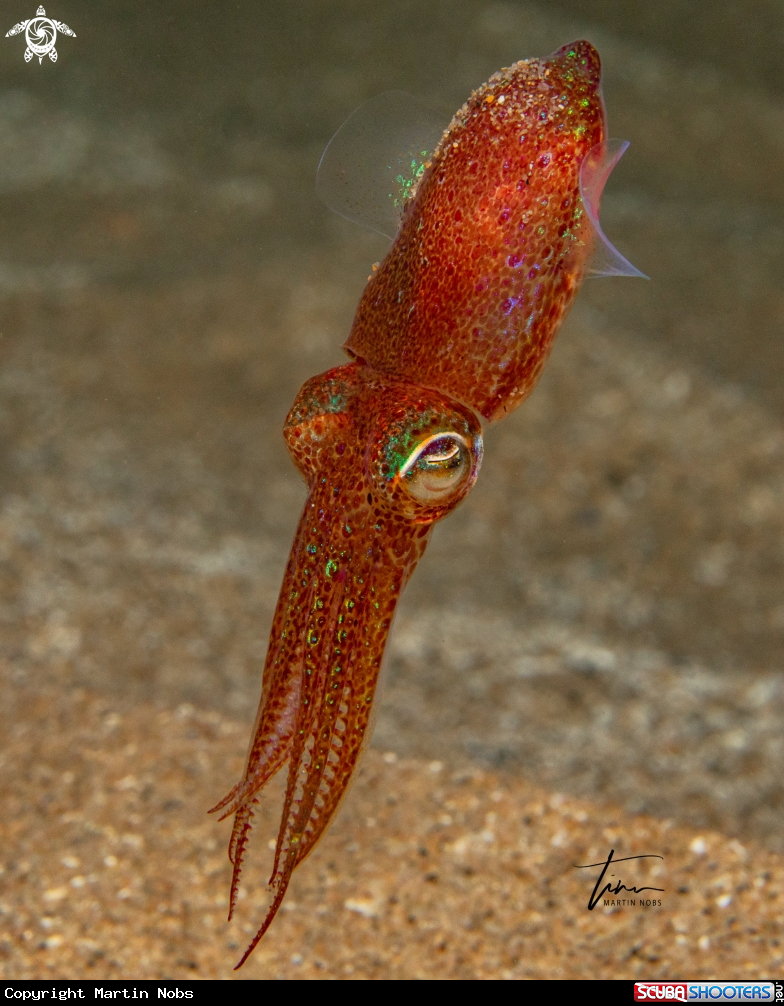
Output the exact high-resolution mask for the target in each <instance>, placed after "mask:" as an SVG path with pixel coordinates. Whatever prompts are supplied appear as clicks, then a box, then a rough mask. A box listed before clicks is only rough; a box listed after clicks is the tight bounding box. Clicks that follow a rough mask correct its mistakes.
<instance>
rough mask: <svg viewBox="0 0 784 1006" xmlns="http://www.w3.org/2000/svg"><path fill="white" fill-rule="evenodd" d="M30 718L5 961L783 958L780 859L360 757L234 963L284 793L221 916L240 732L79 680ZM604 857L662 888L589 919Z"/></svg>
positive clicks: (710, 967) (258, 966)
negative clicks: (115, 699)
mask: <svg viewBox="0 0 784 1006" xmlns="http://www.w3.org/2000/svg"><path fill="white" fill-rule="evenodd" d="M24 712H25V718H24V720H23V721H20V722H19V723H18V726H17V727H16V729H15V730H14V731H13V738H12V741H11V744H10V746H9V748H8V750H7V753H6V757H5V760H4V763H3V767H2V772H3V777H4V778H3V780H2V785H3V791H4V792H5V793H7V794H9V797H8V798H7V801H6V807H5V813H4V815H3V824H2V828H1V830H0V834H2V846H3V850H4V854H5V857H6V863H7V867H6V869H5V871H4V874H3V876H2V883H3V888H2V903H0V908H1V909H2V912H3V937H2V943H1V944H0V949H1V951H2V959H1V961H0V973H1V974H2V975H3V977H13V978H41V977H46V978H48V977H57V978H97V979H100V978H128V979H144V978H153V979H155V978H157V979H161V978H232V977H236V978H238V979H322V980H323V979H344V980H345V979H497V978H504V979H525V978H539V979H553V978H571V979H577V978H582V979H585V978H588V979H590V978H594V979H595V978H649V979H651V978H673V977H680V978H684V977H688V978H689V979H695V980H696V979H702V978H716V979H725V980H726V979H727V978H728V977H730V976H731V977H733V978H736V979H755V978H760V977H762V976H774V975H776V974H777V973H779V972H780V970H781V965H782V963H784V946H782V940H783V939H784V925H783V924H782V918H783V917H784V863H783V862H782V858H781V857H780V856H777V855H775V854H773V853H769V852H765V851H764V850H762V849H760V848H759V847H758V846H756V845H755V844H754V843H744V844H741V843H740V842H738V841H737V840H728V839H727V838H725V837H723V836H722V835H719V834H715V833H713V832H707V831H706V832H696V831H694V830H688V829H685V828H683V827H679V826H678V825H676V824H675V823H674V822H672V821H661V820H654V819H652V818H649V817H641V816H638V817H635V816H632V815H629V814H624V813H622V812H620V811H619V810H617V809H613V808H611V807H606V806H597V805H596V804H594V803H589V802H587V801H584V800H576V799H573V798H570V797H567V796H564V795H563V794H558V793H549V792H546V791H544V790H542V789H541V788H538V787H535V786H532V785H530V784H528V783H526V782H525V781H524V780H522V779H515V778H509V777H508V776H507V777H499V776H498V775H495V774H493V773H491V772H485V771H480V770H477V769H475V770H469V771H465V772H458V773H452V772H450V771H449V769H448V768H447V767H446V766H444V764H443V763H442V762H438V761H431V762H425V761H422V760H419V759H410V758H398V756H397V755H396V754H394V753H393V752H384V753H381V752H378V751H371V752H369V754H368V756H367V758H366V760H365V762H364V765H363V767H362V769H361V772H360V774H359V779H358V781H357V782H356V784H355V785H354V787H353V789H352V793H351V797H350V799H349V801H348V802H347V804H346V806H345V808H344V810H343V811H342V813H341V815H340V817H339V819H338V821H337V823H336V824H335V825H334V827H333V828H332V829H331V831H330V832H329V833H328V835H327V837H326V838H325V839H324V840H323V841H322V842H321V843H320V845H319V846H318V848H317V849H316V851H315V852H314V853H313V854H312V855H311V857H310V858H309V859H308V860H307V861H306V862H305V863H304V864H303V865H302V866H301V867H300V868H299V869H298V871H297V873H296V874H295V877H294V880H293V882H292V885H291V889H290V892H289V895H288V897H287V900H286V902H285V903H284V907H283V910H282V911H281V913H280V915H279V917H278V919H277V920H276V922H275V923H274V925H273V927H272V929H271V930H270V931H269V933H268V935H267V936H266V937H265V939H264V941H263V942H262V943H261V944H260V946H259V947H258V949H257V950H256V952H255V954H254V955H253V957H252V958H251V959H250V961H249V962H248V963H247V964H246V965H245V967H244V968H243V969H242V970H241V971H240V972H238V973H236V974H234V973H233V972H232V965H233V964H234V963H236V961H237V959H238V958H239V955H240V953H241V952H242V950H243V949H244V946H245V945H246V943H247V942H248V940H249V939H250V937H251V935H252V934H253V932H254V931H255V928H254V927H255V926H256V925H258V924H259V922H260V920H261V918H262V913H263V911H264V906H265V905H266V904H267V894H266V892H265V887H264V877H263V872H262V864H263V865H264V866H266V867H268V866H269V860H270V857H271V852H270V850H269V848H268V844H269V842H270V840H272V839H273V836H274V835H275V834H276V830H277V827H276V826H277V814H278V812H279V806H280V797H281V793H280V787H279V786H273V787H272V788H271V791H270V793H269V795H268V796H267V797H266V798H265V799H264V800H263V802H262V805H261V810H260V812H259V815H258V826H257V829H256V835H255V843H254V847H253V849H252V852H251V856H250V857H249V869H248V871H247V877H246V878H245V881H244V882H243V885H242V887H241V889H240V901H239V908H238V912H237V917H236V919H235V921H234V922H233V923H232V924H230V925H227V924H226V922H225V913H226V906H227V892H228V882H229V866H228V861H227V859H226V855H225V851H224V847H223V846H224V842H225V840H226V838H227V826H226V825H225V824H224V826H223V827H222V828H218V827H216V825H215V823H214V821H213V820H211V819H208V818H207V817H206V816H205V814H204V807H203V804H202V803H201V802H200V800H201V797H202V796H203V795H204V794H210V797H211V798H217V797H218V796H219V795H220V794H221V793H222V791H223V789H224V788H225V784H224V772H225V768H226V766H230V767H231V768H232V769H233V771H234V772H235V774H237V773H239V771H240V769H241V766H242V759H243V754H244V747H245V737H244V729H239V728H238V726H237V724H236V723H234V722H232V721H231V720H227V719H224V718H223V717H221V716H219V715H217V714H214V713H206V714H205V713H199V712H197V711H196V710H195V709H194V708H193V707H192V706H187V705H184V706H181V707H180V708H178V709H176V710H174V711H172V712H162V711H159V710H155V709H152V708H148V707H138V708H137V709H135V710H134V711H133V712H132V713H131V714H128V715H123V716H121V715H118V714H117V713H115V712H112V711H111V710H110V709H109V708H108V707H107V705H106V703H105V702H103V701H101V700H99V699H96V698H95V697H94V696H91V695H89V694H88V693H86V692H84V691H75V692H73V693H72V694H70V695H69V696H68V697H67V699H65V700H64V699H63V697H62V696H59V695H58V696H51V695H48V696H45V695H39V696H38V697H37V698H35V699H31V701H30V703H29V705H27V706H26V707H25V708H24ZM65 720H67V723H68V732H67V733H66V732H64V731H63V725H64V721H65ZM44 764H45V765H46V766H48V767H47V768H46V770H43V769H42V765H44ZM31 771H32V772H33V773H34V778H33V779H31V778H30V773H31ZM32 793H34V794H35V799H34V800H31V799H30V797H31V794H32ZM610 849H614V850H615V858H619V857H625V856H638V855H656V856H661V857H662V858H661V859H644V860H639V861H635V862H627V863H623V864H620V863H619V864H617V865H615V866H613V867H612V873H613V874H614V876H613V878H612V879H610V878H609V875H608V880H609V882H610V883H613V884H617V883H618V880H619V879H621V880H622V882H623V883H624V884H625V885H626V886H627V887H629V888H631V887H638V888H641V887H648V888H655V889H662V890H661V891H658V890H649V891H644V892H641V893H640V894H635V893H630V892H621V893H620V894H619V895H618V896H617V897H618V898H624V899H626V898H628V899H635V902H636V903H635V904H634V905H631V904H626V905H624V906H620V907H619V906H617V905H607V904H606V900H607V899H606V898H605V899H602V901H601V902H600V903H599V905H598V906H597V907H596V908H595V909H594V910H593V911H589V910H588V908H587V902H588V900H589V897H590V895H591V893H592V889H593V883H594V880H595V879H596V878H597V876H598V873H599V871H598V870H597V869H592V870H582V869H575V864H588V863H595V862H599V861H602V860H605V859H606V857H607V855H608V853H609V850H610ZM610 897H612V896H611V895H610ZM641 899H645V906H644V907H643V905H642V902H641ZM613 900H615V898H613ZM650 901H654V902H655V903H654V904H652V905H650V906H649V905H648V903H649V902H650Z"/></svg>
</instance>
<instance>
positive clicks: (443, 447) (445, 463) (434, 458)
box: [420, 440, 460, 468]
mask: <svg viewBox="0 0 784 1006" xmlns="http://www.w3.org/2000/svg"><path fill="white" fill-rule="evenodd" d="M450 461H451V462H453V463H452V464H450V463H449V462H450ZM459 462H460V445H459V444H457V443H455V441H454V440H448V441H446V442H444V441H441V442H440V443H439V442H436V443H435V444H433V447H432V449H431V450H430V451H428V453H427V454H425V455H424V456H423V457H422V458H421V460H420V464H424V465H425V466H427V467H428V468H454V466H455V464H459Z"/></svg>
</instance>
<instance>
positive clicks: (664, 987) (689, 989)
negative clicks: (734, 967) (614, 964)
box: [634, 982, 781, 1003]
mask: <svg viewBox="0 0 784 1006" xmlns="http://www.w3.org/2000/svg"><path fill="white" fill-rule="evenodd" d="M780 984H781V983H780V982H635V983H634V1001H635V1002H638V1003H649V1002H661V1001H662V1000H665V999H666V1000H668V1001H669V1002H673V1001H675V1002H681V1003H686V1002H695V1003H696V1002H774V1001H778V999H779V996H778V993H779V986H780Z"/></svg>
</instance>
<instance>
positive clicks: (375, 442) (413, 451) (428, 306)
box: [213, 42, 633, 967]
mask: <svg viewBox="0 0 784 1006" xmlns="http://www.w3.org/2000/svg"><path fill="white" fill-rule="evenodd" d="M376 104H377V106H378V108H387V107H388V106H389V101H388V100H386V99H385V100H384V101H383V102H380V103H376ZM373 107H374V108H375V107H376V105H374V106H373ZM417 114H418V115H419V117H420V118H419V122H418V125H417V129H418V130H419V133H418V134H417V135H422V129H423V128H425V127H426V128H427V129H428V130H431V131H432V127H431V125H428V124H427V123H425V126H423V125H422V122H423V121H424V120H423V119H422V114H421V112H418V113H417ZM354 126H356V123H355V124H354ZM363 128H364V127H361V128H360V127H357V128H354V127H352V129H353V134H352V131H351V130H349V131H346V132H345V133H344V134H343V135H344V136H345V135H349V134H351V135H357V136H361V135H362V129H363ZM340 136H341V134H340V133H339V134H337V137H336V147H331V148H330V149H331V150H332V153H331V154H330V157H326V156H325V159H324V162H323V164H326V165H327V167H329V165H330V164H332V165H335V164H337V165H340V164H341V163H344V161H343V160H341V159H342V158H344V157H345V154H346V151H345V150H343V149H342V148H340V146H339V143H337V141H338V140H339V138H340ZM341 142H342V141H341ZM621 152H622V151H621ZM589 154H590V157H591V159H590V161H587V160H586V159H587V158H588V156H589ZM619 156H620V154H619V153H618V150H617V148H612V149H610V148H609V147H608V141H607V136H606V124H605V113H604V105H603V102H602V98H601V91H600V64H599V56H598V54H597V52H596V50H595V49H594V48H593V47H592V46H591V45H590V44H589V43H588V42H577V43H574V44H573V45H571V46H565V47H564V48H562V49H559V50H558V52H556V53H554V54H553V55H552V56H550V57H548V58H546V59H540V60H527V61H523V62H521V63H517V64H515V66H513V67H511V68H510V69H508V70H504V71H501V72H500V73H498V74H496V75H495V76H494V77H492V78H491V79H490V81H489V82H488V83H487V84H485V85H483V86H482V87H481V88H480V89H479V90H478V91H476V92H474V94H473V95H472V96H471V98H470V99H469V101H468V102H467V103H466V105H465V106H464V107H463V108H462V109H460V111H459V112H458V113H457V115H456V116H455V118H454V119H453V121H452V124H451V125H450V127H449V129H448V130H447V131H446V132H445V133H444V135H443V137H442V139H441V141H440V143H439V145H438V148H437V149H436V150H435V152H434V153H433V154H432V155H430V156H429V157H428V158H427V159H425V160H422V161H414V162H412V164H414V163H415V164H417V167H416V179H415V180H414V181H413V182H412V183H411V184H410V185H409V184H408V183H406V184H405V185H404V186H403V188H404V190H405V192H406V193H408V194H409V195H411V194H412V195H411V198H409V199H408V201H407V202H405V205H404V207H403V210H402V217H401V223H400V229H399V231H398V233H397V236H396V238H395V240H394V243H393V244H392V247H391V249H390V251H389V254H388V255H387V257H386V258H385V260H384V262H383V263H382V264H381V266H380V268H379V269H378V270H377V271H376V272H375V274H374V275H373V277H372V278H371V279H370V280H369V282H368V285H367V287H366V288H365V291H364V293H363V296H362V298H361V301H360V304H359V308H358V310H357V315H356V318H355V320H354V324H353V327H352V330H351V334H350V336H349V339H348V341H347V342H346V345H345V349H346V351H347V353H348V354H349V355H350V356H351V357H352V358H353V361H354V362H352V363H348V364H346V365H345V366H342V367H336V368H334V369H333V370H330V371H328V372H327V373H326V374H322V375H320V376H318V377H315V378H311V379H310V380H309V381H307V382H306V383H305V384H304V385H303V387H302V388H301V389H300V392H299V394H298V395H297V398H296V400H295V402H294V405H293V406H292V409H291V411H290V412H289V415H288V418H287V420H286V423H285V427H284V437H285V440H286V444H287V447H288V449H289V452H290V454H291V456H292V459H293V460H294V463H295V464H296V465H297V467H298V468H299V470H300V472H301V473H302V475H303V477H304V478H305V481H306V482H307V485H308V497H307V501H306V503H305V507H304V510H303V513H302V517H301V518H300V522H299V525H298V528H297V532H296V535H295V539H294V544H293V546H292V549H291V554H290V557H289V561H288V565H287V568H286V574H285V577H284V581H283V586H282V588H281V593H280V597H279V600H278V605H277V608H276V611H275V617H274V620H273V626H272V631H271V634H270V645H269V649H268V653H267V658H266V661H265V666H264V676H263V684H262V696H261V702H260V705H259V712H258V715H257V719H256V725H255V728H254V735H253V741H252V743H251V747H250V751H249V753H248V760H247V768H246V771H245V776H244V778H243V779H242V781H241V782H240V783H239V784H238V785H237V786H235V787H234V789H233V790H232V791H231V792H230V793H229V794H228V795H227V796H226V797H225V798H224V799H223V800H222V801H221V802H220V803H219V804H218V805H217V806H216V807H214V808H213V811H215V812H221V814H222V816H223V817H226V816H228V815H229V814H234V815H235V820H234V827H233V831H232V836H231V842H230V845H229V858H230V860H231V862H232V864H233V875H232V883H231V898H230V911H229V918H231V916H232V915H233V913H234V910H235V906H236V902H237V893H238V884H239V878H240V873H241V870H242V864H243V857H244V855H245V851H246V848H247V844H248V840H249V837H250V833H251V830H252V825H253V812H254V806H255V805H256V803H257V799H258V794H259V791H260V790H261V788H262V787H263V786H264V785H265V783H267V782H268V781H269V779H270V778H271V777H272V775H274V774H275V773H276V772H277V771H278V770H279V769H280V768H282V767H283V765H284V764H286V763H287V762H288V779H287V783H286V793H285V798H284V805H283V816H282V821H281V826H280V831H279V834H278V840H277V844H276V848H275V860H274V865H273V869H272V875H271V877H270V889H271V891H272V892H273V901H272V904H271V906H270V908H269V910H268V912H267V915H266V917H265V919H264V921H263V923H262V925H261V927H260V929H259V930H258V932H257V933H256V936H255V937H254V939H253V940H252V942H251V943H250V945H249V947H248V949H247V950H246V952H245V954H244V956H243V957H242V960H241V961H240V962H239V964H238V965H237V967H240V966H241V965H242V964H243V963H244V962H245V960H247V958H248V956H249V955H250V953H251V952H252V951H253V949H254V947H255V946H256V945H257V943H258V942H259V940H260V939H261V937H262V936H263V935H264V933H265V932H266V930H267V928H268V927H269V925H270V924H271V922H272V920H273V919H274V917H275V914H276V912H277V910H278V908H279V907H280V904H281V902H282V899H283V897H284V895H285V892H286V888H287V886H288V884H289V881H290V878H291V875H292V872H293V870H294V869H295V868H296V866H297V865H299V863H301V862H302V860H303V859H304V858H305V857H306V856H307V855H308V853H309V852H310V851H311V850H312V849H313V847H314V846H315V844H316V842H317V841H318V839H319V837H320V836H321V835H322V834H323V832H324V830H325V828H326V827H327V825H328V824H329V822H330V821H331V819H332V818H333V817H334V814H335V812H336V810H337V807H338V805H339V803H340V800H341V799H342V797H343V795H344V794H345V792H346V789H347V787H348V784H349V780H350V778H351V774H352V772H353V770H354V769H355V767H356V765H357V762H358V759H359V756H360V753H361V749H362V746H363V744H364V743H365V741H366V739H367V735H368V732H369V726H370V724H371V720H372V711H373V700H374V696H375V692H376V686H377V683H378V678H379V673H380V670H381V661H382V657H383V653H384V647H385V645H386V641H387V637H388V634H389V630H390V626H391V623H392V618H393V615H394V611H395V607H396V604H397V601H398V598H399V596H400V593H401V591H402V590H403V588H404V586H405V584H406V581H407V580H408V578H409V577H410V575H411V573H412V572H413V570H414V567H415V566H416V564H417V562H418V561H419V559H420V558H421V557H422V554H423V553H424V550H425V548H426V546H427V542H428V539H429V536H430V532H431V530H432V527H433V525H434V524H435V523H436V522H437V521H438V520H440V519H441V518H442V517H444V516H445V515H446V514H447V513H449V512H450V511H451V510H453V509H454V507H455V506H457V505H458V504H459V503H460V502H461V500H462V499H463V498H464V497H465V496H466V494H467V493H468V492H469V490H470V489H471V487H472V485H473V484H474V482H475V480H476V477H477V475H478V472H479V467H480V464H481V460H482V450H483V448H482V420H484V421H485V422H493V421H495V420H497V419H501V418H503V416H504V415H506V414H507V413H508V412H510V411H512V410H513V409H514V408H516V407H517V406H518V405H519V404H520V403H521V402H522V401H523V399H524V398H525V397H526V396H527V395H528V394H529V393H530V392H531V390H532V389H533V387H534V385H535V384H536V381H537V380H538V378H539V375H540V373H541V371H542V368H543V366H544V363H545V361H546V359H547V356H548V354H549V352H550V349H551V346H552V343H553V339H554V338H555V335H556V333H557V330H558V328H559V326H560V324H561V321H562V320H563V318H564V316H565V314H566V312H567V311H568V309H569V307H570V306H571V303H572V301H573V299H574V297H575V295H576V293H577V290H578V288H579V286H580V283H581V281H582V279H583V277H584V276H585V274H586V270H587V268H588V262H589V258H590V256H591V253H592V250H593V248H594V245H595V244H596V245H597V247H598V243H601V244H602V246H603V248H604V251H603V254H604V260H603V261H604V262H605V263H609V265H608V266H607V269H609V268H612V269H614V270H615V272H616V273H620V272H622V271H623V270H624V269H625V268H626V266H628V269H629V270H633V267H632V266H629V264H628V263H627V262H626V260H625V259H623V257H622V256H620V255H619V254H618V253H614V254H615V258H613V256H612V254H611V252H614V250H613V249H612V248H611V246H609V242H607V241H606V238H604V235H603V234H602V233H601V229H600V228H599V225H598V206H599V198H600V196H601V189H602V187H603V185H604V182H605V181H606V177H607V174H608V173H609V170H610V168H611V160H612V158H614V160H617V159H618V157H619ZM612 163H614V161H612ZM584 164H587V165H588V167H587V168H586V170H585V171H584V172H583V171H582V170H581V168H582V166H583V165H584ZM322 167H323V165H322ZM322 181H323V186H322ZM338 181H339V183H340V184H342V179H339V180H338ZM319 184H320V186H321V187H323V188H324V189H325V190H326V191H332V189H331V188H330V182H329V179H326V180H325V181H324V180H323V178H322V176H320V182H319ZM583 184H584V185H585V192H586V197H585V198H586V200H588V202H587V203H584V202H583V195H582V192H583V189H582V188H581V186H582V185H583ZM340 199H341V200H345V196H344V193H343V192H342V190H341V192H340ZM341 205H344V203H341ZM385 213H386V211H385ZM375 219H378V220H382V221H383V220H386V219H388V214H387V215H386V216H385V215H384V213H382V214H381V215H380V216H379V215H377V216H376V218H375ZM608 249H609V251H608ZM623 263H626V265H625V266H624V265H623ZM602 268H604V266H602ZM595 271H597V272H599V271H601V269H600V268H599V267H597V269H596V270H595ZM626 274H630V273H629V272H628V270H627V272H626Z"/></svg>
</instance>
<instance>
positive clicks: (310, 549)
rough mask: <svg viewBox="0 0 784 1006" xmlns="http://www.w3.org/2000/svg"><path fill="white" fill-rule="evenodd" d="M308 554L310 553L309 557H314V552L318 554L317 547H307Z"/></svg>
mask: <svg viewBox="0 0 784 1006" xmlns="http://www.w3.org/2000/svg"><path fill="white" fill-rule="evenodd" d="M308 552H310V554H311V555H315V554H316V552H318V545H308Z"/></svg>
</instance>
